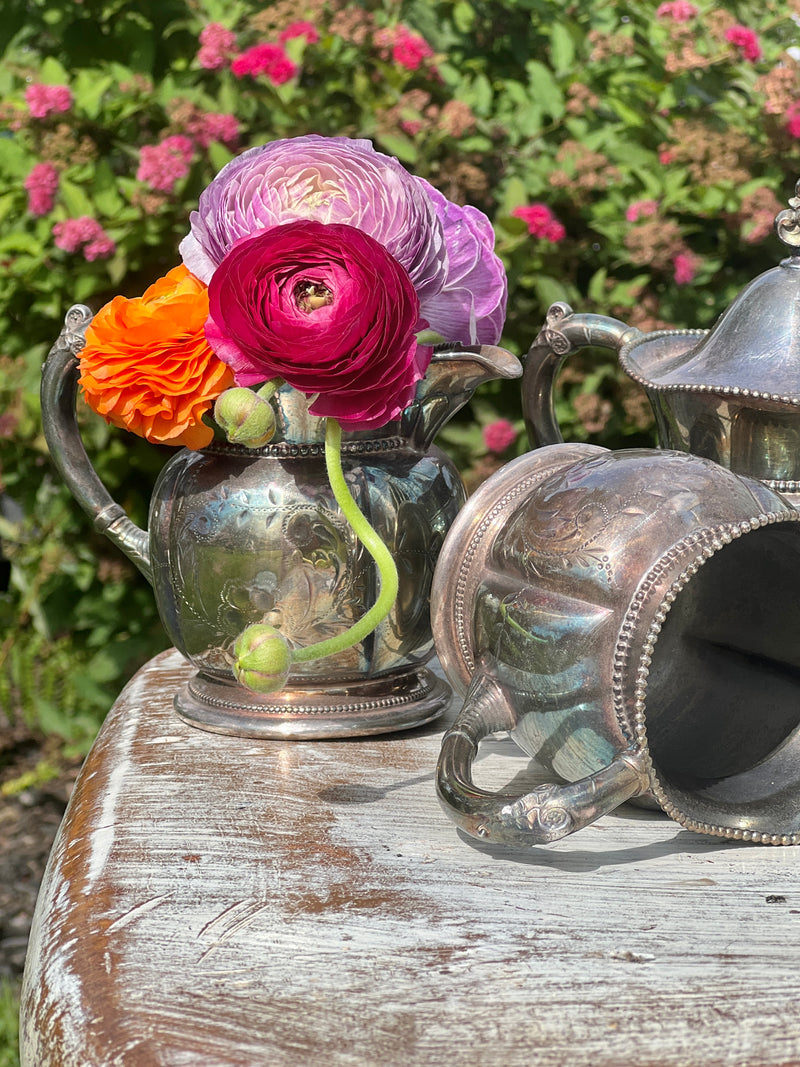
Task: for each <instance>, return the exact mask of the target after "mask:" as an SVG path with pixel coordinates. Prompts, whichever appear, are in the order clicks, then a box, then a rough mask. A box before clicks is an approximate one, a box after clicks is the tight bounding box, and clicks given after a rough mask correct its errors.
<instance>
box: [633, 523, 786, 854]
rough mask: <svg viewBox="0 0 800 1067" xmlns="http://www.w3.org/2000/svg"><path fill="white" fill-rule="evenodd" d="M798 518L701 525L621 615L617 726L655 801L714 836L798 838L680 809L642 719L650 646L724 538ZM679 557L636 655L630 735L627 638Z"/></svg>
mask: <svg viewBox="0 0 800 1067" xmlns="http://www.w3.org/2000/svg"><path fill="white" fill-rule="evenodd" d="M798 521H800V512H797V511H780V512H774V511H771V512H765V513H762V514H760V515H756V516H754V517H753V518H751V519H748V520H745V521H742V522H735V523H721V524H720V525H718V526H713V527H710V528H706V529H705V530H700V531H698V532H697V533H695V534H691V535H689V536H688V537H686V538H684V539H683V540H682V541H679V542H678V543H677V544H676V545H674V546H673V548H671V549H670V551H669V552H667V553H666V555H665V556H663V557H662V558H661V559H660V560H659V561H658V562H657V563H656V564H655V566H654V567H652V568H651V570H650V571H649V573H648V574H647V576H646V577H645V579H644V581H643V582H642V584H641V586H640V587H639V590H638V591H637V594H636V596H635V597H634V599H633V601H632V602H631V604H630V606H629V608H628V611H627V612H626V614H625V619H624V621H623V624H622V627H621V628H620V631H619V636H618V638H617V646H616V649H615V654H614V671H613V685H612V687H613V698H614V709H615V712H616V715H617V720H618V722H619V724H620V727H621V728H622V729H623V730H624V732H625V733H626V735H627V736H629V737H631V741H632V743H634V744H635V745H636V747H637V748H638V749H639V751H640V752H641V756H642V758H643V760H644V766H645V770H646V773H647V774H648V776H649V778H650V787H651V789H652V791H653V794H654V796H655V798H656V800H657V801H658V803H659V805H660V806H661V807H662V808H663V810H664V811H665V812H666V813H667V815H669V816H670V818H672V819H674V820H675V821H676V822H677V823H679V824H680V825H681V826H684V827H685V828H686V829H687V830H692V831H695V832H697V833H703V834H710V835H711V836H714V837H725V838H731V839H734V840H737V841H753V842H756V843H760V844H769V845H796V844H800V833H794V834H772V833H766V832H763V831H761V830H743V829H741V828H738V827H731V826H719V825H715V824H711V823H705V822H700V821H699V820H697V819H693V818H692V817H691V816H690V815H687V814H686V813H685V812H683V811H681V810H680V808H679V807H678V806H677V805H676V804H674V803H673V801H672V800H671V799H670V797H669V795H668V793H667V791H666V789H665V787H664V785H663V784H662V782H661V780H660V779H659V777H658V774H657V773H656V770H655V767H654V765H653V761H652V758H651V755H650V750H649V747H648V743H647V726H646V719H645V712H646V697H647V684H648V683H647V679H648V675H649V673H650V664H651V662H652V657H653V650H654V648H655V646H656V643H657V641H658V636H659V634H660V632H661V628H662V626H663V624H664V621H665V619H666V617H667V614H668V613H669V611H670V609H671V607H672V605H673V603H674V602H675V600H676V598H677V597H678V594H679V593H680V592H681V591H682V590H683V589H684V587H685V586H686V585H687V583H688V582H689V581H690V579H691V578H692V577H693V576H694V575H695V574H697V572H698V570H699V569H700V568H701V567H702V566H703V564H704V563H706V562H707V561H708V560H709V559H711V557H712V556H713V555H715V554H716V553H717V552H718V551H719V550H720V549H721V548H723V547H724V546H725V545H726V544H730V542H731V541H733V540H736V539H737V538H739V537H741V536H742V535H744V534H748V533H751V532H752V531H753V530H757V529H760V528H762V527H764V526H770V525H774V524H775V523H783V522H798ZM681 557H688V559H687V560H686V563H685V566H684V567H683V568H682V570H681V572H680V574H679V575H678V577H677V578H675V580H674V581H672V582H671V583H670V586H669V588H668V589H667V591H666V593H664V595H663V596H662V597H661V600H660V602H659V604H658V607H657V609H656V613H655V615H654V616H653V619H652V622H651V623H650V626H649V627H648V631H647V636H646V637H645V641H644V645H643V648H642V652H641V654H640V656H639V658H638V661H637V666H636V686H635V689H634V702H633V711H634V715H633V723H632V726H633V736H631V717H630V713H629V711H628V709H626V707H625V702H624V697H623V694H624V684H623V683H624V680H625V677H626V675H627V674H628V672H629V671H630V667H629V665H628V662H629V658H630V652H631V644H632V641H631V638H632V636H633V634H634V633H635V631H636V626H637V622H638V619H639V615H640V613H641V611H642V609H643V608H644V606H645V604H646V603H647V601H648V599H649V597H650V595H651V594H652V593H653V591H654V590H656V589H657V588H658V586H659V584H660V583H661V582H662V580H663V577H664V575H665V574H666V573H668V572H669V570H671V569H674V566H675V563H676V562H677V561H679V560H680V559H681Z"/></svg>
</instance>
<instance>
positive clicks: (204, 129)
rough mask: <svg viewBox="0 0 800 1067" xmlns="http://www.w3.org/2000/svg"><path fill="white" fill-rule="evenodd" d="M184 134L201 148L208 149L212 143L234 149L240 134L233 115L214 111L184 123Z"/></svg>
mask: <svg viewBox="0 0 800 1067" xmlns="http://www.w3.org/2000/svg"><path fill="white" fill-rule="evenodd" d="M186 132H187V134H188V135H189V136H190V137H192V138H193V139H194V140H195V141H196V142H197V143H198V144H199V145H200V147H201V148H208V146H209V145H210V144H211V142H212V141H219V143H220V144H224V145H227V146H228V148H235V147H236V145H237V144H238V142H239V137H240V133H241V131H240V127H239V121H238V119H237V118H236V116H235V115H226V114H224V113H220V112H214V111H204V112H201V113H200V114H199V115H197V116H196V117H195V118H192V119H190V120H189V122H187V123H186Z"/></svg>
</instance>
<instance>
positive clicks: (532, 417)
mask: <svg viewBox="0 0 800 1067" xmlns="http://www.w3.org/2000/svg"><path fill="white" fill-rule="evenodd" d="M642 336H644V335H643V334H642V331H641V330H638V329H637V328H636V327H635V326H628V325H627V324H626V323H624V322H621V321H620V320H619V319H612V318H609V317H608V316H607V315H594V314H589V315H576V314H575V312H574V311H573V310H572V308H571V307H570V306H569V304H564V303H562V302H561V301H558V302H557V303H555V304H551V305H550V308H549V309H548V312H547V318H546V320H545V324H544V326H543V327H542V329H541V330H540V331H539V334H538V336H537V338H536V340H535V341H534V342H533V344H532V345H531V347H530V348H529V349H528V354H527V356H526V357H525V371H524V373H523V376H522V410H523V414H524V416H525V426H526V428H527V431H528V439H529V440H530V443H531V447H533V448H538V447H539V446H540V445H557V444H560V443H561V442H562V441H563V440H564V438H563V437H562V436H561V430H560V429H559V427H558V422H557V420H556V416H555V409H554V405H553V387H554V384H555V379H556V375H557V374H558V371H559V369H560V367H561V364H562V363H563V362H564V360H565V359H566V358H567V356H570V355H572V353H573V352H577V351H578V350H579V349H581V348H588V347H595V348H614V349H616V350H617V352H619V350H620V349H621V348H622V346H623V345H624V344H627V343H628V342H629V341H633V340H635V339H636V338H637V337H642Z"/></svg>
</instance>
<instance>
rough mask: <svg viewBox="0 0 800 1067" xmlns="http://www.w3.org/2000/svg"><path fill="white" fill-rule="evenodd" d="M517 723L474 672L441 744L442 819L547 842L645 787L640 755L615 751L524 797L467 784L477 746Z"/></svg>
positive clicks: (480, 833)
mask: <svg viewBox="0 0 800 1067" xmlns="http://www.w3.org/2000/svg"><path fill="white" fill-rule="evenodd" d="M516 718H517V717H516V714H515V712H514V710H513V708H512V706H511V704H510V702H509V700H508V697H507V695H506V693H505V690H504V689H503V687H502V685H501V684H500V683H499V682H498V681H497V679H496V678H494V677H493V676H492V674H490V673H489V672H488V671H485V670H480V671H479V672H478V673H477V674H476V675H475V677H474V679H473V682H472V685H471V686H470V688H469V691H468V693H467V696H466V700H465V703H464V707H463V709H462V711H461V714H460V715H459V717H458V718H457V719H456V721H455V723H454V724H453V725H452V727H451V728H450V729H449V730H448V731H447V733H446V734H445V735H444V738H443V740H442V748H441V753H440V756H439V763H438V766H437V768H436V791H437V793H438V796H439V800H440V802H441V804H442V806H443V807H444V810H445V811H446V813H447V815H448V816H449V817H450V818H451V819H452V820H453V822H455V823H456V825H457V826H459V827H460V828H461V829H462V830H465V831H466V832H467V833H468V834H469V835H470V836H471V837H474V838H477V839H478V840H479V841H486V842H492V843H497V844H504V845H513V846H517V847H519V846H530V845H547V844H550V843H551V842H553V841H558V840H560V839H561V838H562V837H566V836H567V835H568V834H572V833H574V832H575V831H576V830H580V829H581V827H583V826H588V825H589V824H590V823H593V822H594V821H595V819H599V818H600V816H601V815H606V814H607V813H608V812H610V811H613V810H614V809H615V808H616V807H618V805H620V804H621V803H622V802H623V801H625V800H630V798H631V797H634V796H636V795H637V794H639V793H642V792H644V791H646V790H647V789H648V788H649V781H648V776H647V772H646V771H645V769H644V766H643V761H642V757H641V755H640V753H639V752H638V750H629V751H627V752H624V753H621V754H620V755H619V756H617V757H616V758H615V759H613V760H612V761H611V763H610V764H609V765H608V766H607V767H604V768H603V769H602V770H599V771H596V772H595V773H594V774H591V775H589V776H588V777H587V778H582V779H580V781H577V782H572V783H570V784H566V785H556V784H550V783H548V784H544V785H540V786H538V787H537V788H536V789H534V790H533V791H532V792H530V793H526V794H524V795H522V796H520V795H518V794H511V793H490V792H487V791H486V790H484V789H480V788H478V787H477V786H475V785H474V784H473V781H472V763H473V760H474V759H475V756H476V754H477V751H478V745H479V744H480V742H481V740H482V739H483V738H484V737H486V736H487V735H488V734H491V733H494V732H495V731H498V730H511V729H513V728H514V726H515V725H516Z"/></svg>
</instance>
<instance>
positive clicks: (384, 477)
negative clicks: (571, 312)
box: [42, 305, 522, 739]
mask: <svg viewBox="0 0 800 1067" xmlns="http://www.w3.org/2000/svg"><path fill="white" fill-rule="evenodd" d="M90 320H91V312H90V311H89V309H88V308H86V307H83V306H82V305H76V306H75V307H73V308H71V309H70V311H69V312H68V313H67V317H66V324H65V327H64V330H63V331H62V334H61V336H60V337H59V339H58V341H57V342H56V344H55V345H54V346H53V349H52V351H51V353H50V355H49V357H48V359H47V363H46V365H45V369H44V377H43V381H42V413H43V420H44V428H45V434H46V437H47V442H48V446H49V448H50V453H51V455H52V459H53V462H54V463H55V465H56V467H57V468H58V470H59V472H60V474H61V475H62V477H63V478H64V480H65V481H66V483H67V485H68V486H69V488H70V489H71V490H72V492H73V494H74V495H75V497H76V499H77V500H78V502H79V503H80V504H81V506H82V507H83V508H84V509H85V510H86V511H87V513H88V514H89V515H90V516H91V518H92V520H93V522H94V526H95V529H97V530H99V531H100V532H102V533H104V534H105V535H106V536H107V537H108V538H109V539H110V540H111V541H112V542H113V543H114V544H115V545H116V546H117V547H118V548H120V549H121V551H122V552H124V553H125V554H126V555H127V556H128V557H129V558H130V559H131V560H133V562H134V563H135V564H136V566H137V567H138V568H139V569H140V571H141V572H142V573H143V574H144V575H145V577H146V578H147V579H148V580H149V581H150V582H151V583H152V585H153V589H154V592H155V596H156V601H157V604H158V608H159V613H160V615H161V619H162V621H163V623H164V626H165V628H166V630H167V633H168V635H169V637H170V639H171V640H172V642H173V643H174V645H175V646H176V647H177V648H178V649H179V650H180V651H181V652H182V653H183V655H184V656H186V657H187V659H189V660H190V661H191V663H192V664H193V665H194V666H195V667H196V668H197V674H196V675H195V676H194V677H193V678H192V679H191V680H190V681H189V683H188V685H187V686H185V687H184V689H183V690H182V691H181V692H180V693H179V694H178V695H177V696H176V698H175V706H176V708H177V711H178V713H179V715H181V717H182V718H184V719H185V720H187V721H188V722H191V723H193V724H194V725H196V726H199V727H201V728H203V729H206V730H211V731H214V732H218V733H228V734H239V735H242V736H251V737H280V738H299V739H302V738H311V737H347V736H354V735H361V734H371V733H382V732H385V731H389V730H398V729H405V728H407V727H411V726H416V725H419V724H420V723H423V722H428V721H430V720H431V719H433V718H435V717H436V716H437V715H438V714H439V713H440V712H441V710H442V708H443V707H444V705H445V704H446V703H447V700H448V699H449V695H450V692H449V689H448V687H447V686H446V685H445V684H444V683H443V682H442V681H441V680H440V679H438V678H437V677H435V676H434V675H433V673H432V672H431V671H429V670H428V669H426V668H425V667H424V664H425V662H426V661H427V660H428V659H429V658H430V656H431V655H432V652H433V643H432V636H431V627H430V610H429V595H430V586H431V580H432V576H433V570H434V566H435V563H436V559H437V556H438V553H439V549H440V547H441V544H442V542H443V540H444V536H445V534H446V533H447V530H448V529H449V527H450V525H451V523H452V522H453V519H454V518H455V516H456V514H457V513H458V510H459V508H460V507H461V506H462V504H463V502H464V489H463V485H462V482H461V479H460V477H459V474H458V472H457V470H456V468H455V467H454V465H453V464H452V463H451V462H450V460H449V459H448V458H447V457H446V456H445V455H444V453H443V452H441V451H440V450H439V449H438V448H436V447H435V446H434V445H433V444H432V441H433V438H434V437H435V435H436V433H437V432H438V430H439V429H440V428H441V426H443V425H444V423H445V422H446V421H447V420H448V419H449V418H450V417H451V416H452V415H453V414H454V413H455V412H456V411H457V410H458V409H459V408H460V407H461V406H462V405H463V404H465V403H466V402H467V400H468V399H469V397H470V396H471V395H472V392H473V390H474V389H475V388H476V386H478V385H479V384H480V383H481V382H483V381H486V380H489V379H491V378H516V377H519V376H520V375H521V373H522V368H521V366H520V364H519V361H518V360H517V359H516V358H515V357H514V356H512V355H511V354H510V353H509V352H506V351H505V350H504V349H501V348H495V347H491V346H474V347H469V346H442V347H441V348H440V350H438V351H436V352H435V354H434V357H433V360H432V362H431V365H430V367H429V369H428V373H427V375H426V377H425V379H424V380H423V381H422V382H420V383H419V386H418V390H417V396H416V399H415V401H414V402H413V403H412V404H411V405H410V406H409V407H408V408H407V409H406V410H405V412H404V413H403V415H402V417H401V418H400V420H398V421H397V422H393V423H389V424H388V425H387V426H385V427H384V428H382V429H381V430H379V431H371V432H369V433H366V432H362V433H350V434H344V435H343V445H342V465H343V468H344V471H345V475H346V477H347V479H348V483H349V485H350V488H351V491H352V493H353V495H354V497H355V499H356V502H357V503H358V505H359V507H360V508H361V510H362V511H363V512H364V513H365V514H366V515H367V517H368V519H369V521H370V523H371V524H372V526H373V527H374V528H375V529H376V530H377V532H378V533H379V534H380V536H381V537H382V538H383V540H384V542H385V543H386V544H387V545H388V546H389V548H390V550H391V551H392V553H393V555H394V556H395V559H396V562H397V567H398V572H399V593H398V596H397V600H396V603H395V606H394V608H393V609H392V611H391V612H390V614H389V615H388V616H387V617H386V619H384V621H383V622H382V623H381V624H380V625H379V626H378V628H377V630H375V631H374V632H373V633H371V634H370V635H369V636H368V637H367V638H365V639H364V640H363V641H362V642H361V643H360V644H359V645H356V646H354V647H352V648H350V649H347V650H345V651H344V652H341V653H338V654H337V655H335V656H331V657H328V658H325V659H321V660H317V661H314V662H312V663H306V664H296V665H295V666H294V668H293V670H292V673H291V675H290V676H289V681H288V684H287V686H286V688H285V689H284V690H283V691H282V692H280V693H272V694H269V695H268V696H260V695H258V694H255V693H252V692H250V691H249V690H247V689H245V688H244V687H243V686H241V685H239V684H238V683H237V682H236V680H235V678H234V676H233V672H232V670H231V663H232V656H231V649H232V645H233V642H234V641H235V639H236V637H237V636H238V635H239V634H240V633H241V632H242V631H243V630H244V629H245V628H246V627H247V626H249V625H250V624H254V623H262V622H267V623H271V624H273V625H280V627H281V632H282V633H283V634H284V635H285V636H286V637H287V638H288V639H289V640H290V641H292V642H294V643H296V644H297V645H301V646H302V645H308V644H312V643H313V642H315V641H319V640H321V639H323V638H325V637H329V636H333V635H334V634H336V633H340V632H342V631H344V630H346V629H348V628H349V627H350V626H351V625H352V623H353V622H354V621H355V620H356V619H358V618H360V616H361V615H362V614H363V613H364V612H365V611H366V610H367V608H368V607H369V606H370V605H371V604H372V603H373V602H374V600H375V597H376V590H377V585H378V581H379V579H378V573H377V568H376V566H375V565H374V563H373V561H372V559H371V557H370V556H369V555H368V553H366V552H365V551H364V550H363V547H362V546H361V545H360V543H359V542H358V541H357V539H356V538H355V536H354V535H353V531H352V529H351V528H350V526H349V525H348V523H347V521H346V520H345V519H344V517H343V516H342V514H341V512H340V511H339V509H338V507H337V505H336V502H335V500H334V497H333V493H332V491H331V489H330V486H329V484H328V479H327V474H326V468H325V458H324V420H322V419H317V418H314V417H313V416H310V415H309V414H308V409H307V403H306V400H305V398H304V397H303V396H302V394H300V393H298V392H296V391H295V390H293V389H291V388H290V387H288V386H287V387H284V388H283V389H281V390H280V391H279V393H278V394H277V395H276V397H275V401H274V403H275V407H276V417H277V424H278V430H277V432H276V434H275V437H274V438H273V440H272V442H271V443H270V444H269V445H267V446H265V447H263V448H261V449H257V450H252V449H245V448H242V447H237V446H234V445H230V444H227V443H215V444H212V445H211V446H209V447H208V448H204V449H202V450H200V451H190V450H188V449H181V450H180V451H179V452H177V453H176V455H175V456H174V457H172V458H171V459H170V460H169V461H168V463H167V464H166V466H165V467H164V470H163V471H162V473H161V475H160V476H159V478H158V481H157V483H156V486H155V488H154V491H153V495H152V499H151V504H150V516H149V521H148V529H147V530H146V531H145V530H142V529H140V528H139V527H137V526H136V525H135V524H134V523H133V522H132V521H131V520H130V519H129V518H128V516H127V515H126V514H125V512H124V510H123V509H122V508H121V507H120V506H119V504H117V503H115V502H114V500H112V498H111V496H110V495H109V493H108V491H107V490H106V489H105V487H104V486H103V484H102V483H101V481H100V479H99V477H98V476H97V474H96V472H95V471H94V469H93V467H92V465H91V463H90V461H89V458H88V457H87V455H86V451H85V449H84V447H83V444H82V442H81V439H80V434H79V430H78V424H77V420H76V415H75V399H76V391H77V379H78V353H79V352H80V350H81V348H82V347H83V344H84V340H85V338H84V333H85V330H86V327H87V325H88V323H89V322H90Z"/></svg>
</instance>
